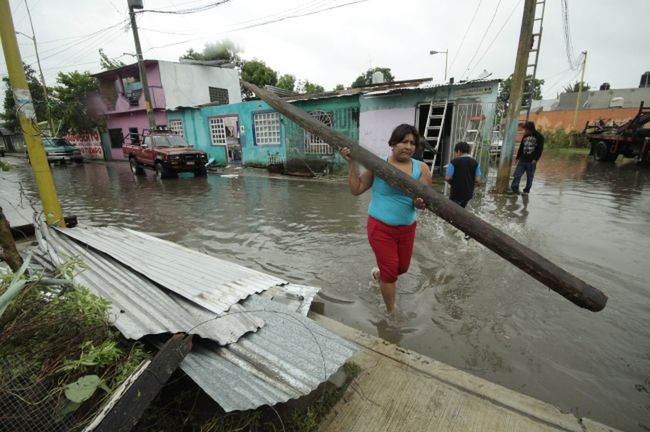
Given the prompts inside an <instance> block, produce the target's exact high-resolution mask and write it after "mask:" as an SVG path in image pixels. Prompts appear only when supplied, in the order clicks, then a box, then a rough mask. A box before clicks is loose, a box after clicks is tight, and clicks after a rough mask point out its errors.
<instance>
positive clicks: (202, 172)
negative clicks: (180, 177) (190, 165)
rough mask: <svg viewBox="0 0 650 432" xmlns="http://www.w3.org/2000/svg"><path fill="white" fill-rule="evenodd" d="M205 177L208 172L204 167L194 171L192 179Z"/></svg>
mask: <svg viewBox="0 0 650 432" xmlns="http://www.w3.org/2000/svg"><path fill="white" fill-rule="evenodd" d="M206 175H208V170H207V169H206V168H205V167H204V166H202V167H201V168H199V169H197V170H196V171H194V177H205V176H206Z"/></svg>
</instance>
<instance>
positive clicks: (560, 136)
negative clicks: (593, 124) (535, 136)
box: [539, 127, 589, 148]
mask: <svg viewBox="0 0 650 432" xmlns="http://www.w3.org/2000/svg"><path fill="white" fill-rule="evenodd" d="M539 132H540V133H541V134H542V135H544V147H546V148H566V147H587V146H588V145H589V142H588V141H587V139H586V138H585V136H584V134H582V133H580V132H575V131H571V132H567V131H565V130H564V129H563V128H561V127H559V128H555V129H542V128H540V129H539Z"/></svg>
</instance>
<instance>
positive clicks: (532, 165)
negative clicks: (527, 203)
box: [510, 121, 544, 195]
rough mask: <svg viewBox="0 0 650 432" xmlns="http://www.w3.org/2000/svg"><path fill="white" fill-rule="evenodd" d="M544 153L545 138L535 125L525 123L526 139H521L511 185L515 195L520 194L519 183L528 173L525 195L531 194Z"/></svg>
mask: <svg viewBox="0 0 650 432" xmlns="http://www.w3.org/2000/svg"><path fill="white" fill-rule="evenodd" d="M543 151H544V136H543V135H542V134H541V133H539V132H537V130H536V129H535V123H533V122H531V121H527V122H526V123H524V137H523V138H522V139H521V144H519V150H518V151H517V157H516V158H515V160H516V161H517V167H516V168H515V174H514V176H513V178H512V184H511V185H510V188H511V189H512V191H513V192H514V193H517V194H518V193H519V182H520V180H521V176H523V175H524V173H526V187H525V188H524V194H525V195H527V194H528V192H530V188H531V186H532V185H533V177H535V170H536V169H537V161H539V158H540V157H542V152H543Z"/></svg>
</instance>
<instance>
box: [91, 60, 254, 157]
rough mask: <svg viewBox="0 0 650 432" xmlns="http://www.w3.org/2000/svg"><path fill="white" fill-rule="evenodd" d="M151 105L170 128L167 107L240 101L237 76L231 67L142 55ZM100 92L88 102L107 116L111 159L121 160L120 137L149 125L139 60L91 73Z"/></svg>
mask: <svg viewBox="0 0 650 432" xmlns="http://www.w3.org/2000/svg"><path fill="white" fill-rule="evenodd" d="M144 64H145V70H146V74H147V81H148V84H149V93H150V99H151V109H152V111H153V114H154V118H155V121H156V125H157V126H164V127H170V124H169V123H170V122H169V117H168V114H167V113H168V111H170V110H175V109H176V108H178V107H181V106H196V105H200V104H205V103H210V102H213V103H220V104H229V103H238V102H241V92H240V88H239V76H238V74H237V71H236V70H234V69H231V68H221V67H215V66H205V65H199V64H191V63H176V62H168V61H160V60H145V61H144ZM93 76H94V77H95V78H96V79H97V81H98V85H99V94H98V95H96V97H94V98H92V100H91V101H90V103H91V104H92V105H93V108H94V110H95V111H97V112H98V113H99V114H103V115H104V116H105V118H106V128H107V130H108V135H109V138H110V143H111V156H112V158H113V159H122V158H123V156H122V144H123V143H124V141H125V140H128V141H130V142H138V141H139V140H140V136H141V135H142V133H143V132H144V131H146V130H148V129H149V122H148V118H147V112H146V109H145V99H144V93H143V88H142V81H141V79H140V73H139V69H138V64H137V63H134V64H131V65H127V66H123V67H120V68H116V69H111V70H108V71H104V72H100V73H97V74H95V75H93Z"/></svg>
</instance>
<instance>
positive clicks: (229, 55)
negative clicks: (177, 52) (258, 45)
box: [180, 39, 242, 66]
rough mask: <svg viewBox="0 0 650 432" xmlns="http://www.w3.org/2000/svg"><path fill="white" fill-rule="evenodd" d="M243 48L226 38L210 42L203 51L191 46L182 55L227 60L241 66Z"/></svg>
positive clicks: (201, 58) (191, 57) (196, 58)
mask: <svg viewBox="0 0 650 432" xmlns="http://www.w3.org/2000/svg"><path fill="white" fill-rule="evenodd" d="M240 52H241V49H240V48H239V47H238V46H237V45H236V44H235V43H234V42H233V41H231V40H230V39H224V40H221V41H217V42H215V43H208V44H206V45H205V47H204V48H203V51H202V52H196V51H194V49H192V48H190V49H188V50H187V52H186V53H185V54H183V55H182V56H181V57H180V60H182V59H190V60H203V61H209V60H225V61H227V62H230V63H234V64H235V65H237V66H240V65H241V63H242V60H241V58H240V57H239V53H240Z"/></svg>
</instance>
